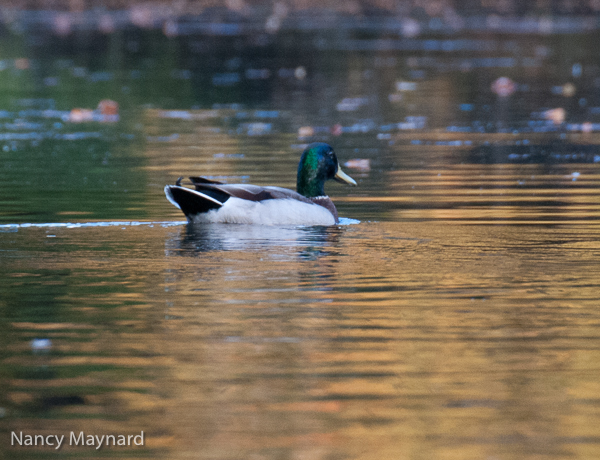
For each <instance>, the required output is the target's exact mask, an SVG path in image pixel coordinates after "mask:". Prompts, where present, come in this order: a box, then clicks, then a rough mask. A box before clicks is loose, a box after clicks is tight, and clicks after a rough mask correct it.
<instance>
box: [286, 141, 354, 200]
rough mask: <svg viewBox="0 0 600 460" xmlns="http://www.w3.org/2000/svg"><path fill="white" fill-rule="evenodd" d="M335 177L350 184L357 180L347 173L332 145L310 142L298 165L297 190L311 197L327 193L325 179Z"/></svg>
mask: <svg viewBox="0 0 600 460" xmlns="http://www.w3.org/2000/svg"><path fill="white" fill-rule="evenodd" d="M329 179H335V180H337V181H338V182H343V183H346V184H350V185H356V181H355V180H354V179H352V178H351V177H350V176H348V175H346V174H345V173H344V171H342V168H340V165H339V163H338V159H337V157H336V156H335V152H334V151H333V149H332V148H331V146H330V145H328V144H325V143H322V142H315V143H314V144H310V145H309V146H308V147H307V148H306V150H305V151H304V153H303V154H302V157H301V158H300V164H299V165H298V181H297V183H296V188H297V191H298V193H299V194H300V195H304V196H305V197H308V198H311V197H315V196H323V195H325V181H327V180H329Z"/></svg>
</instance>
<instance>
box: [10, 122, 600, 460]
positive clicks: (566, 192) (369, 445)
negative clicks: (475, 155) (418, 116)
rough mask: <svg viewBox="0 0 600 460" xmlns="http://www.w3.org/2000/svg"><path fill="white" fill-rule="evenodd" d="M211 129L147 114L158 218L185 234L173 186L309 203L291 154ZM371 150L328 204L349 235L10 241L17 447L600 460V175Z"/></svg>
mask: <svg viewBox="0 0 600 460" xmlns="http://www.w3.org/2000/svg"><path fill="white" fill-rule="evenodd" d="M213 112H215V111H196V112H194V111H190V112H189V113H190V114H193V115H194V116H192V117H191V119H190V120H188V121H185V122H184V121H182V120H175V121H174V120H170V119H168V118H164V117H163V118H161V116H160V114H159V113H158V112H157V111H148V113H147V114H146V116H147V118H148V119H147V120H146V122H145V124H144V126H145V129H147V135H148V142H147V144H146V146H145V148H146V151H145V156H146V157H147V159H148V162H147V164H146V165H145V166H144V168H145V171H146V172H147V174H148V183H149V191H148V195H147V196H146V197H145V199H146V202H145V203H144V206H145V207H146V208H147V209H148V214H149V216H150V217H155V218H156V220H165V219H169V218H170V219H177V220H182V219H183V216H182V215H181V213H180V212H179V210H177V209H175V208H174V207H172V206H171V205H170V204H169V203H168V202H167V201H166V200H165V198H164V195H163V193H162V187H163V186H164V184H166V183H172V182H173V181H174V180H175V179H176V178H177V177H178V176H180V175H186V174H190V175H192V174H194V175H195V174H203V175H208V176H213V177H218V178H222V179H224V180H227V181H230V182H239V181H242V182H253V183H257V184H273V185H280V186H285V187H290V188H293V187H294V182H295V170H296V165H297V161H298V157H299V155H300V152H301V150H302V146H301V144H297V145H296V144H294V146H293V147H290V145H291V144H292V143H293V142H295V137H294V136H289V135H283V134H277V135H273V136H262V137H260V139H248V138H245V139H244V140H243V141H242V140H241V138H240V137H236V136H235V135H232V133H231V132H230V129H231V128H230V127H228V126H227V125H226V123H224V122H223V119H224V118H226V115H227V112H226V111H218V113H217V115H218V116H214V115H215V114H214V113H213ZM215 113H216V112H215ZM175 132H176V133H177V135H176V136H174V135H172V134H173V133H175ZM338 150H340V152H341V154H340V157H341V161H343V160H346V159H350V158H351V154H352V152H353V151H352V150H351V149H349V148H348V147H347V146H344V144H342V146H341V149H338ZM374 150H375V153H377V154H380V155H381V157H376V156H373V157H372V158H371V162H372V164H373V167H372V168H371V169H370V170H369V171H355V172H351V174H352V175H353V176H356V177H357V178H358V179H359V182H360V184H359V185H360V186H359V187H358V188H357V189H352V190H349V189H346V188H342V187H341V186H338V185H335V184H331V185H330V186H329V188H328V191H329V192H330V193H331V195H332V196H333V198H334V201H335V202H336V203H337V204H338V208H339V209H340V214H341V216H343V217H348V218H354V219H360V220H361V222H359V223H355V224H353V225H341V226H339V227H333V228H319V227H314V228H312V227H307V228H301V227H298V228H271V227H258V226H254V227H253V226H243V225H213V226H206V227H196V228H191V227H187V226H185V225H183V224H178V225H174V226H168V225H165V226H162V225H159V224H155V225H150V224H145V225H134V224H132V223H128V222H124V223H123V225H113V226H109V227H102V226H98V227H94V226H91V227H86V228H84V227H80V228H67V227H56V228H53V227H48V228H43V227H42V228H36V227H30V228H27V227H14V228H12V227H11V228H6V229H3V231H2V232H1V233H0V247H1V248H2V251H1V252H0V257H2V265H1V266H0V273H1V274H2V277H3V279H6V280H8V282H7V283H3V284H2V285H1V286H0V308H1V309H2V311H3V312H4V315H5V317H6V321H4V322H2V323H0V325H1V326H0V327H2V340H3V342H2V343H3V344H4V345H5V346H4V347H3V349H4V354H3V355H2V361H1V365H2V370H3V372H2V384H3V388H6V391H5V392H4V393H3V394H2V395H0V409H3V410H4V412H0V413H2V414H4V416H3V418H2V419H1V420H0V423H2V425H1V428H0V429H1V431H2V433H3V436H4V437H3V442H4V443H6V442H7V441H6V440H7V439H8V434H9V433H10V432H11V431H14V430H16V431H20V430H23V431H27V432H29V433H40V434H53V433H58V434H67V435H68V433H69V432H70V431H75V432H79V431H85V432H89V433H90V434H99V435H101V434H104V433H116V434H120V433H122V434H136V433H139V432H140V431H142V430H143V431H144V432H145V433H146V439H147V441H146V444H145V446H144V447H143V448H140V449H133V448H128V447H122V448H119V447H110V448H103V449H100V450H95V449H93V448H87V447H86V448H82V447H65V448H64V451H62V452H60V453H58V454H57V455H63V454H64V455H72V456H74V457H80V456H85V457H89V458H93V457H96V456H97V457H103V456H108V457H119V458H156V457H159V458H160V457H164V458H172V459H178V458H182V459H183V458H203V459H224V460H225V459H234V458H235V459H271V458H293V459H300V458H311V459H331V458H353V459H354V458H356V459H377V460H380V459H410V460H418V459H431V458H435V459H460V460H469V459H473V460H475V459H478V460H479V459H486V460H492V459H493V460H496V459H502V460H510V459H515V460H517V459H519V460H520V459H523V458H531V459H534V458H535V459H538V458H539V459H542V458H544V459H546V458H547V459H565V460H566V459H570V458H597V457H598V456H599V455H600V442H599V440H600V432H599V429H598V427H599V426H600V420H599V413H598V411H597V407H598V405H599V403H600V400H599V399H598V394H600V383H598V382H599V380H598V378H597V377H598V372H597V371H598V366H599V363H600V354H599V353H598V350H599V349H600V347H599V346H598V345H599V343H600V333H599V329H598V325H599V324H600V318H599V315H598V312H597V305H598V292H599V289H598V288H599V285H600V269H599V265H598V263H597V260H598V256H599V255H600V246H599V244H598V241H599V233H600V232H599V229H598V226H597V221H598V218H599V209H598V206H599V205H598V203H599V202H600V201H599V200H598V198H599V197H598V190H600V187H598V185H599V184H598V180H599V178H600V175H598V173H597V166H596V165H595V164H567V165H560V164H556V165H544V164H520V165H518V164H489V165H488V164H476V163H474V162H469V161H464V162H461V161H459V158H462V157H465V156H466V155H468V153H469V152H468V150H467V149H464V148H460V149H458V148H444V149H440V148H437V149H430V148H429V146H406V145H402V144H398V145H395V144H394V145H388V146H387V147H379V149H374ZM407 152H408V153H407ZM342 154H343V155H344V156H343V157H342ZM374 155H375V154H374ZM461 155H462V157H461ZM32 318H34V319H36V320H38V321H39V322H34V321H33V320H32ZM35 338H42V339H50V340H51V341H52V346H51V348H50V350H45V351H44V350H42V351H32V349H31V344H32V342H31V341H32V340H33V339H35ZM9 449H10V450H9V451H8V452H10V455H11V458H33V457H36V456H44V455H46V454H47V453H48V452H49V451H48V450H47V449H44V448H28V449H27V450H25V449H24V448H22V447H21V448H17V447H14V446H13V447H9Z"/></svg>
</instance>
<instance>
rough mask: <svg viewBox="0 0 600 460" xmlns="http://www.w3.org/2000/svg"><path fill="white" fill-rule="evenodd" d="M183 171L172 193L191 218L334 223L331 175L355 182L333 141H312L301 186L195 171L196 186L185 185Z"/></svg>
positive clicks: (172, 198)
mask: <svg viewBox="0 0 600 460" xmlns="http://www.w3.org/2000/svg"><path fill="white" fill-rule="evenodd" d="M181 179H182V178H181V177H180V178H179V179H178V180H177V182H176V183H175V185H167V186H166V187H165V194H166V195H167V199H168V200H169V201H170V202H171V203H173V204H174V205H175V206H177V207H178V208H179V209H181V210H182V211H183V213H184V214H185V216H186V217H187V219H188V222H190V223H209V222H212V223H238V224H262V225H334V224H336V223H338V214H337V210H336V208H335V205H334V204H333V202H332V201H331V199H330V198H329V197H328V196H327V195H325V190H324V185H325V181H327V180H329V179H335V180H337V181H338V182H344V183H347V184H350V185H353V186H355V185H356V181H355V180H354V179H352V178H351V177H350V176H348V175H346V174H345V173H344V172H343V171H342V168H340V165H339V163H338V160H337V157H336V155H335V152H334V151H333V149H332V148H331V146H330V145H328V144H324V143H321V142H317V143H314V144H310V145H309V146H308V147H307V148H306V150H304V153H302V157H301V158H300V163H299V165H298V179H297V184H296V189H297V192H294V191H293V190H289V189H286V188H282V187H261V186H258V185H249V184H224V183H222V182H217V181H214V180H210V179H206V178H204V177H190V180H191V181H192V185H194V187H195V190H192V189H189V188H186V187H182V186H181Z"/></svg>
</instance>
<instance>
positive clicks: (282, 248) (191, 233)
mask: <svg viewBox="0 0 600 460" xmlns="http://www.w3.org/2000/svg"><path fill="white" fill-rule="evenodd" d="M344 231H345V230H344V227H343V226H327V227H322V226H310V227H309V226H303V227H299V226H264V225H249V226H246V225H227V224H210V225H186V226H185V227H184V229H183V231H182V232H181V233H174V234H173V237H172V238H171V239H170V240H169V241H168V243H167V250H168V254H169V255H173V256H175V255H177V256H186V257H188V256H196V255H198V254H200V253H204V252H212V251H250V252H255V251H259V252H266V251H274V252H275V253H277V254H278V257H284V254H288V255H290V257H293V258H295V257H301V258H303V259H311V260H312V259H316V258H318V257H320V256H321V255H323V254H328V253H329V248H330V247H335V246H336V244H337V242H338V240H339V238H340V235H342V234H343V232H344ZM288 249H289V251H288Z"/></svg>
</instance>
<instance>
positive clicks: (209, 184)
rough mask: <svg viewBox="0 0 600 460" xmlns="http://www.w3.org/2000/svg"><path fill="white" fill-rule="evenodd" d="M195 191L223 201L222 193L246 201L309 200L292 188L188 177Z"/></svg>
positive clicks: (308, 201)
mask: <svg viewBox="0 0 600 460" xmlns="http://www.w3.org/2000/svg"><path fill="white" fill-rule="evenodd" d="M190 180H191V181H192V183H193V184H194V187H195V188H196V191H197V192H201V193H206V194H208V195H210V196H213V197H214V198H216V199H218V200H219V201H221V203H224V202H225V201H227V199H226V198H225V199H224V200H223V198H224V196H223V195H228V196H230V197H231V196H232V197H235V198H240V199H242V200H248V201H265V200H283V199H288V200H297V201H302V202H304V203H311V201H310V200H309V199H308V198H306V197H304V196H302V195H300V194H299V193H297V192H294V191H293V190H290V189H287V188H283V187H273V186H267V187H262V186H260V185H252V184H223V183H222V182H217V181H212V180H209V179H205V178H203V177H190Z"/></svg>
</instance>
